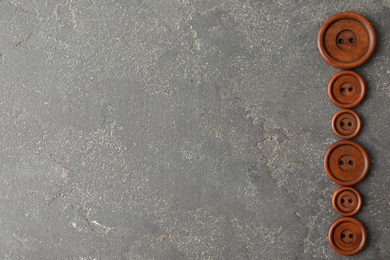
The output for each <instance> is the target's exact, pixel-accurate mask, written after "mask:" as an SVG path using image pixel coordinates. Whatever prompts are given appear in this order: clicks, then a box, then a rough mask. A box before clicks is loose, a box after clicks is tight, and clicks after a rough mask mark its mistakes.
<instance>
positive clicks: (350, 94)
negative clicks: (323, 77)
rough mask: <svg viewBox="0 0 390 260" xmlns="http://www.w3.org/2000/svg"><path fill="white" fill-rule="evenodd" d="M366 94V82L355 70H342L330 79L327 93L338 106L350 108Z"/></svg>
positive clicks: (358, 102)
mask: <svg viewBox="0 0 390 260" xmlns="http://www.w3.org/2000/svg"><path fill="white" fill-rule="evenodd" d="M365 94H366V83H365V82H364V80H363V78H362V77H361V76H360V75H359V74H357V73H356V72H353V71H350V70H343V71H340V72H338V73H336V74H335V75H333V77H332V78H331V79H330V81H329V83H328V95H329V98H330V100H331V101H332V102H333V103H334V104H335V105H336V106H338V107H341V108H352V107H356V106H357V105H358V104H360V102H362V100H363V98H364V95H365Z"/></svg>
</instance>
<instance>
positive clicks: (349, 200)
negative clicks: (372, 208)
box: [332, 187, 362, 217]
mask: <svg viewBox="0 0 390 260" xmlns="http://www.w3.org/2000/svg"><path fill="white" fill-rule="evenodd" d="M332 205H333V208H334V209H335V210H336V211H337V213H339V214H340V215H343V216H345V217H350V216H353V215H355V214H356V213H358V211H359V210H360V208H361V206H362V197H361V196H360V194H359V192H358V191H357V190H355V189H354V188H351V187H341V188H340V189H337V190H336V191H335V192H334V193H333V196H332Z"/></svg>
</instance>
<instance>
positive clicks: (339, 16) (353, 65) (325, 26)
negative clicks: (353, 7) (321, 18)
mask: <svg viewBox="0 0 390 260" xmlns="http://www.w3.org/2000/svg"><path fill="white" fill-rule="evenodd" d="M346 18H349V19H354V20H357V21H359V22H360V23H362V24H363V26H364V27H365V28H366V29H367V33H368V36H369V37H370V38H371V41H370V43H371V44H370V45H369V47H368V49H367V52H366V53H365V54H364V55H363V56H362V57H360V58H359V59H358V60H356V61H354V62H350V63H345V62H340V61H337V60H335V59H334V58H332V57H331V56H330V55H329V54H328V53H327V52H326V51H325V46H324V37H325V32H326V30H327V29H328V27H329V26H330V25H331V24H333V23H334V22H335V21H337V20H340V19H346ZM367 27H368V28H367ZM375 46H376V34H375V30H374V27H373V26H372V24H371V23H370V22H369V21H368V20H367V18H365V17H364V16H362V15H361V14H358V13H354V12H341V13H337V14H334V15H332V16H331V17H329V18H328V19H327V20H326V21H325V22H324V23H323V24H322V26H321V27H320V30H319V31H318V35H317V48H318V51H319V52H320V55H321V57H322V58H323V59H324V60H325V61H326V62H327V63H328V64H329V65H331V66H333V67H335V68H339V69H353V68H356V67H359V66H361V65H362V64H364V63H365V62H367V60H368V59H369V58H370V57H371V56H372V54H373V53H374V50H375Z"/></svg>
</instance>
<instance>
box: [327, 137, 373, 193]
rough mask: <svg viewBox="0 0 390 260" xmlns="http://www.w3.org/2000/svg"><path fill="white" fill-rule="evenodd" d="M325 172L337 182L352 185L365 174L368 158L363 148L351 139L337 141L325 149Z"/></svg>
mask: <svg viewBox="0 0 390 260" xmlns="http://www.w3.org/2000/svg"><path fill="white" fill-rule="evenodd" d="M324 167H325V172H326V174H327V175H328V176H329V178H330V179H331V180H332V181H334V182H335V183H337V184H340V185H343V186H352V185H355V184H356V183H358V182H360V181H361V180H362V179H364V177H365V176H366V174H367V172H368V167H369V159H368V155H367V152H366V151H365V150H364V148H363V147H362V146H361V145H359V144H357V143H355V142H352V141H339V142H336V143H334V144H333V145H331V146H330V147H329V149H328V151H326V154H325V159H324Z"/></svg>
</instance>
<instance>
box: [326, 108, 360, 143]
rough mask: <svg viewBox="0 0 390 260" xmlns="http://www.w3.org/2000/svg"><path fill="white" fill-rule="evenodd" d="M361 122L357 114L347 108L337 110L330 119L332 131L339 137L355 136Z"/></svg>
mask: <svg viewBox="0 0 390 260" xmlns="http://www.w3.org/2000/svg"><path fill="white" fill-rule="evenodd" d="M360 127H361V123H360V117H359V115H358V114H357V113H356V112H354V111H352V110H349V109H344V110H341V111H339V112H337V113H336V114H335V115H334V116H333V119H332V128H333V132H334V133H335V134H336V135H337V136H338V137H341V138H344V139H349V138H352V137H355V136H356V135H357V134H358V133H359V131H360Z"/></svg>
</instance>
